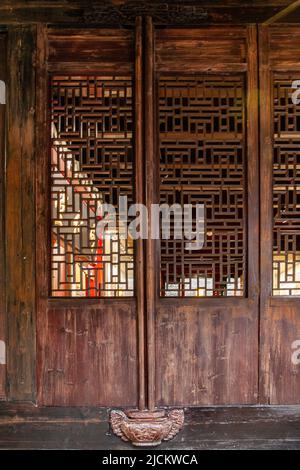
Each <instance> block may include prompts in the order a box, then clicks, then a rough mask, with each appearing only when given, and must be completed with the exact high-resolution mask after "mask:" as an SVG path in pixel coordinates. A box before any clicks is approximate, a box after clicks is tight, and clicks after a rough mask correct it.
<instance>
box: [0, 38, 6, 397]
mask: <svg viewBox="0 0 300 470" xmlns="http://www.w3.org/2000/svg"><path fill="white" fill-rule="evenodd" d="M0 80H1V81H2V82H4V83H5V85H6V34H0ZM2 93H3V90H2V88H1V98H3V96H2ZM5 110H6V105H5V101H4V102H3V100H2V99H1V102H0V201H1V202H0V258H1V263H0V341H1V342H2V343H1V352H0V355H1V357H0V400H3V399H5V396H6V364H5V362H6V357H5V356H4V357H3V355H4V354H5V345H6V309H5V248H4V245H5V232H4V223H5V214H4V179H5V178H4V172H5Z"/></svg>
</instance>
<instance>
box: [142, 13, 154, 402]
mask: <svg viewBox="0 0 300 470" xmlns="http://www.w3.org/2000/svg"><path fill="white" fill-rule="evenodd" d="M154 140H155V136H154V32H153V23H152V18H151V17H146V34H145V158H146V205H147V209H148V220H149V227H151V223H152V220H151V205H152V204H154V203H155V202H156V181H155V167H156V166H155V142H154ZM146 260H147V262H146V279H147V283H146V299H147V300H146V305H147V309H146V310H147V373H148V408H149V410H154V408H155V303H156V266H157V263H156V243H155V240H152V239H151V236H150V235H149V236H148V239H147V241H146Z"/></svg>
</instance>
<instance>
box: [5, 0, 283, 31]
mask: <svg viewBox="0 0 300 470" xmlns="http://www.w3.org/2000/svg"><path fill="white" fill-rule="evenodd" d="M289 3H290V0H271V1H269V2H268V1H261V0H258V1H256V2H250V1H246V2H243V1H242V0H240V1H238V0H228V1H225V2H224V1H222V2H221V1H219V0H212V1H208V0H207V1H205V2H203V3H202V2H199V0H197V1H196V0H195V1H193V0H189V1H187V2H186V3H185V2H182V1H179V0H177V1H176V0H175V1H170V0H169V1H151V0H144V1H140V2H139V3H137V2H130V1H126V0H123V1H121V0H111V3H110V4H109V3H106V2H103V1H87V0H86V1H82V0H76V1H70V0H66V1H61V0H59V1H53V2H49V1H39V2H37V1H31V2H25V1H18V2H14V1H11V0H3V1H2V2H1V5H0V24H2V25H5V24H12V23H17V24H18V23H20V24H21V23H24V24H26V23H39V22H41V23H47V24H64V25H65V24H70V25H79V24H80V25H81V26H84V25H95V26H96V25H104V24H105V25H106V26H109V25H121V26H122V25H125V26H128V25H132V26H133V25H134V22H135V17H137V16H139V15H143V16H151V17H152V18H153V21H154V23H155V24H158V25H159V24H161V25H166V24H170V25H173V24H174V25H177V24H179V25H189V24H191V25H201V24H215V23H226V24H228V23H235V24H237V23H261V22H264V21H266V20H267V19H268V18H270V17H273V16H274V15H276V14H278V13H279V12H281V11H282V9H284V8H285V7H287V6H288V5H289Z"/></svg>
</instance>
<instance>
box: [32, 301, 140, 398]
mask: <svg viewBox="0 0 300 470" xmlns="http://www.w3.org/2000/svg"><path fill="white" fill-rule="evenodd" d="M44 321H45V325H44V328H43V335H42V336H41V334H40V345H41V346H42V345H43V346H42V347H41V351H40V354H41V358H40V361H41V365H42V371H41V376H40V381H41V383H40V388H41V396H40V400H41V402H42V403H43V404H44V405H48V406H51V405H56V406H58V405H60V406H62V405H77V406H79V405H102V406H105V405H106V406H107V405H110V406H134V405H136V400H137V373H136V371H137V358H136V311H135V302H134V301H131V302H127V303H124V302H122V303H121V305H120V303H119V304H118V303H114V302H111V303H107V304H106V305H103V306H102V307H100V306H96V305H95V306H94V307H87V306H84V307H81V308H80V307H78V308H75V307H74V306H73V307H65V308H62V307H61V306H58V305H57V307H51V305H50V306H49V308H48V310H47V314H46V316H45V319H44ZM129 331H130V334H126V332H129Z"/></svg>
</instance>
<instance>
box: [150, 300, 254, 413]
mask: <svg viewBox="0 0 300 470" xmlns="http://www.w3.org/2000/svg"><path fill="white" fill-rule="evenodd" d="M212 301H213V300H212ZM168 303H169V304H170V306H169V307H167V306H165V307H163V306H160V308H159V309H158V312H157V319H156V338H157V350H156V357H157V381H156V383H157V392H156V393H157V401H158V403H159V404H160V405H175V404H176V405H191V406H202V405H222V404H223V405H224V404H226V405H233V404H251V403H256V401H257V353H258V349H257V341H256V340H255V338H256V337H257V329H258V322H257V315H255V314H253V310H252V309H251V308H250V309H249V308H248V307H247V305H246V303H245V307H244V308H241V307H237V308H232V309H231V308H226V302H224V303H223V305H219V307H212V306H211V305H210V304H209V302H207V308H205V307H200V306H199V307H197V306H196V305H193V306H187V305H183V306H180V303H179V302H178V303H177V305H172V304H171V302H168Z"/></svg>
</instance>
